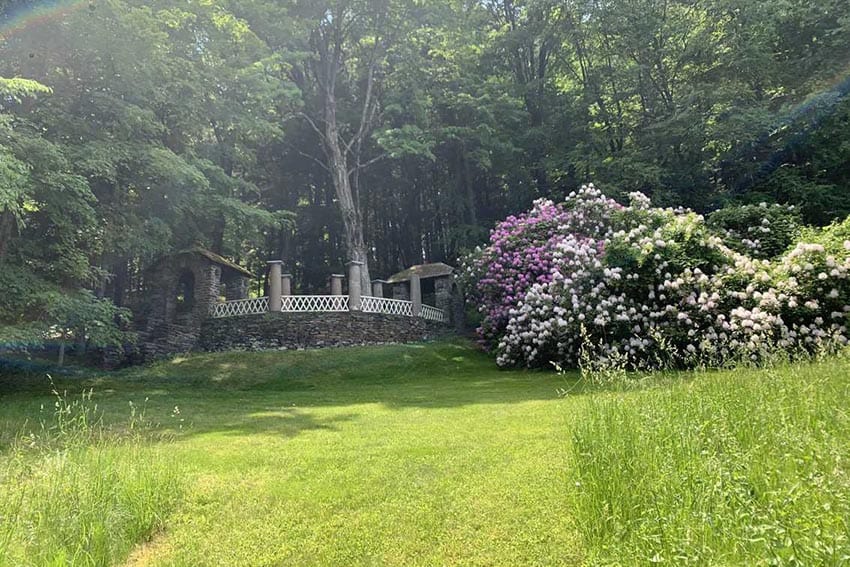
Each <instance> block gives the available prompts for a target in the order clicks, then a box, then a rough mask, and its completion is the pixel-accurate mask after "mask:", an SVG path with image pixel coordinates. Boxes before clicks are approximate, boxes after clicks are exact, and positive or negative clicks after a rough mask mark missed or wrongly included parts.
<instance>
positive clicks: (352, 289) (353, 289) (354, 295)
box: [348, 260, 363, 311]
mask: <svg viewBox="0 0 850 567" xmlns="http://www.w3.org/2000/svg"><path fill="white" fill-rule="evenodd" d="M362 265H363V262H358V261H356V260H352V261H351V262H349V263H348V309H349V310H350V311H360V299H361V297H362V296H363V289H362V284H361V283H360V267H361V266H362Z"/></svg>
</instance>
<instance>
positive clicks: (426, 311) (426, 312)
mask: <svg viewBox="0 0 850 567" xmlns="http://www.w3.org/2000/svg"><path fill="white" fill-rule="evenodd" d="M422 318H424V319H428V320H429V321H439V322H440V323H444V322H445V321H446V316H445V314H444V313H443V310H442V309H437V308H436V307H431V306H430V305H423V306H422Z"/></svg>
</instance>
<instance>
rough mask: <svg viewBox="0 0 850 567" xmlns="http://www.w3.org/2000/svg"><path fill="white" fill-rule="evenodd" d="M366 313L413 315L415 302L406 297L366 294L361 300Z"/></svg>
mask: <svg viewBox="0 0 850 567" xmlns="http://www.w3.org/2000/svg"><path fill="white" fill-rule="evenodd" d="M360 308H361V309H362V310H363V312H364V313H383V314H385V315H405V316H407V317H413V302H412V301H405V300H404V299H389V298H386V297H372V296H369V295H364V296H363V297H362V299H361V302H360Z"/></svg>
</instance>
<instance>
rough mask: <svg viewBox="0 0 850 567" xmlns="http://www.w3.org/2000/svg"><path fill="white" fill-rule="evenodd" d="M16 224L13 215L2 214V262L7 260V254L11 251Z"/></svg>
mask: <svg viewBox="0 0 850 567" xmlns="http://www.w3.org/2000/svg"><path fill="white" fill-rule="evenodd" d="M14 224H15V219H14V218H13V217H12V213H10V212H8V211H3V212H2V213H0V262H2V261H3V260H4V259H5V258H6V253H7V252H8V251H9V241H10V240H11V239H12V227H13V225H14Z"/></svg>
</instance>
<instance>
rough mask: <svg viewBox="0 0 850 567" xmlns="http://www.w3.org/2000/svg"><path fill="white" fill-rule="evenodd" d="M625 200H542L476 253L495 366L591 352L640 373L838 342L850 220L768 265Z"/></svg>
mask: <svg viewBox="0 0 850 567" xmlns="http://www.w3.org/2000/svg"><path fill="white" fill-rule="evenodd" d="M630 198H631V201H630V203H629V205H628V206H621V205H618V204H617V203H615V202H613V201H611V200H610V199H607V198H606V197H604V196H603V195H602V194H601V193H600V192H599V191H598V190H596V189H595V188H593V187H592V186H587V187H584V188H583V189H582V190H581V191H580V192H578V193H576V194H573V195H571V196H570V197H569V198H568V199H567V200H566V201H565V202H564V203H563V204H560V205H555V204H553V203H551V202H548V201H538V202H537V203H535V206H534V209H532V211H531V212H530V213H529V214H528V215H524V216H522V217H518V218H514V219H509V220H508V221H506V223H503V224H502V225H500V226H499V227H498V228H497V229H496V230H495V231H494V232H493V235H492V237H491V244H490V246H488V247H487V248H484V249H483V250H480V251H478V252H477V253H476V255H475V256H474V257H473V258H472V260H471V262H470V265H469V266H468V268H467V270H468V274H469V275H470V277H471V278H472V279H473V280H474V282H475V283H474V285H475V287H474V291H475V292H476V293H475V294H474V295H473V297H474V300H475V301H476V302H477V303H478V305H479V308H480V309H481V311H482V313H483V314H484V325H482V336H483V337H484V339H485V340H487V341H489V344H490V345H491V346H492V347H494V348H495V350H496V353H497V361H498V363H499V364H500V365H503V366H506V365H519V364H522V365H527V366H540V365H545V364H548V363H549V362H558V363H559V364H562V365H575V364H577V363H578V362H579V360H580V358H581V357H582V355H583V354H584V355H586V354H587V353H588V350H589V349H590V350H592V351H593V352H592V355H593V357H594V358H595V359H596V360H598V361H602V362H606V361H610V360H616V361H617V362H621V363H625V364H627V365H628V366H630V367H634V368H655V367H660V366H668V365H691V364H694V363H696V362H698V361H700V362H706V361H709V362H711V363H714V364H722V363H723V362H725V361H727V360H731V359H736V358H739V357H742V356H747V357H751V358H755V359H758V358H759V357H760V356H762V355H763V354H764V353H765V352H768V351H769V350H771V349H773V348H776V347H782V348H783V349H795V348H800V349H806V350H811V349H812V348H814V347H815V346H816V345H818V344H820V343H822V342H823V341H825V340H831V341H836V342H838V343H841V344H846V342H847V336H848V332H847V323H848V317H850V314H849V313H848V312H850V307H848V304H850V282H849V281H848V273H850V223H848V222H845V223H843V224H841V225H836V226H833V227H830V228H828V229H825V230H823V231H821V232H814V231H810V232H808V233H807V234H806V236H807V237H808V238H809V240H811V242H808V243H800V244H798V245H797V246H796V247H794V248H793V249H791V250H790V251H788V252H787V253H785V254H784V255H782V256H781V257H779V258H778V259H776V260H775V261H769V260H766V259H754V258H750V257H748V256H745V255H743V254H741V253H739V252H736V251H734V250H732V249H731V248H730V247H728V246H727V245H726V244H725V243H724V240H723V238H722V237H721V236H720V235H719V234H718V233H717V232H716V231H714V230H712V228H710V227H709V226H708V224H707V223H706V222H705V220H704V219H703V217H702V216H700V215H697V214H695V213H693V212H689V211H683V210H674V209H659V208H652V207H651V206H650V203H649V200H648V199H647V198H646V197H645V196H644V195H641V194H633V195H631V196H630ZM541 218H545V219H546V221H545V222H546V223H547V224H545V229H543V227H541V224H542V223H541V221H540V220H539V219H541ZM726 236H728V235H726ZM526 269H528V270H529V271H528V272H525V271H524V270H526Z"/></svg>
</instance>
